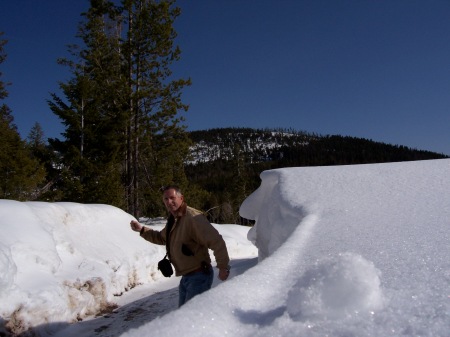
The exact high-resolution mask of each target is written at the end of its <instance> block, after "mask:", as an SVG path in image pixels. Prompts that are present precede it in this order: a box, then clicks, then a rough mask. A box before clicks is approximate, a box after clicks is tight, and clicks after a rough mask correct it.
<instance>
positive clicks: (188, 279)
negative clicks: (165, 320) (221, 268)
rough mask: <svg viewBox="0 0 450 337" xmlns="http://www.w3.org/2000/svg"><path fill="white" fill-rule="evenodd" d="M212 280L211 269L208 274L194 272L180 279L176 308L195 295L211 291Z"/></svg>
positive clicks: (212, 272) (212, 273)
mask: <svg viewBox="0 0 450 337" xmlns="http://www.w3.org/2000/svg"><path fill="white" fill-rule="evenodd" d="M213 279H214V271H213V268H210V273H209V274H205V273H203V272H201V271H200V272H196V273H192V274H189V275H184V276H183V277H181V281H180V285H179V287H178V289H179V299H178V307H181V306H182V305H183V304H185V303H186V302H187V301H189V300H190V299H191V298H192V297H194V296H195V295H198V294H201V293H203V292H205V291H207V290H209V289H211V286H212V283H213Z"/></svg>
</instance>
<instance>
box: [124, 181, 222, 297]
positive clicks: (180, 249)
mask: <svg viewBox="0 0 450 337" xmlns="http://www.w3.org/2000/svg"><path fill="white" fill-rule="evenodd" d="M163 201H164V205H165V206H166V209H167V210H168V211H169V213H170V214H169V218H168V220H167V224H166V227H164V228H163V229H162V230H161V231H155V230H152V229H150V228H147V227H144V226H142V225H141V224H140V223H139V222H137V221H136V220H132V221H131V223H130V225H131V229H133V230H134V231H136V232H140V235H141V237H142V238H144V239H145V240H148V241H150V242H152V243H155V244H159V245H165V244H166V239H167V237H168V233H167V227H168V224H169V223H171V224H172V226H171V229H170V233H169V259H170V262H171V263H172V264H173V266H174V267H175V273H176V275H177V276H182V277H181V281H180V285H179V303H178V305H179V306H182V305H183V304H184V303H186V302H187V301H188V300H190V299H191V298H192V297H194V296H195V295H198V294H201V293H202V292H204V291H206V290H209V289H210V288H211V285H212V282H213V278H214V271H213V268H212V267H211V258H210V256H209V252H208V249H211V250H212V251H213V252H214V256H215V258H216V262H217V268H218V269H219V279H220V280H222V281H225V280H226V279H227V278H228V275H229V273H230V267H229V265H228V263H229V262H230V259H229V257H228V251H227V247H226V244H225V241H224V240H223V238H222V236H221V235H220V234H219V232H218V231H217V230H216V229H215V228H214V227H213V226H212V225H211V224H210V222H209V221H208V219H206V217H205V216H204V215H203V214H202V213H201V212H200V211H198V210H196V209H194V208H192V207H189V206H187V204H186V203H185V201H184V196H183V194H182V193H181V190H180V188H178V187H177V186H167V187H164V188H163Z"/></svg>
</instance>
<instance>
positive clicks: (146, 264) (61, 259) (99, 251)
mask: <svg viewBox="0 0 450 337" xmlns="http://www.w3.org/2000/svg"><path fill="white" fill-rule="evenodd" d="M131 219H132V217H131V216H130V215H129V214H127V213H125V212H123V211H121V210H120V209H118V208H115V207H112V206H107V205H81V204H76V203H41V202H24V203H22V202H17V201H11V200H1V201H0V237H1V242H0V268H1V270H2V273H1V274H0V285H1V287H0V303H1V306H0V315H1V317H2V318H4V319H5V320H6V321H9V323H8V327H9V328H10V329H11V330H13V331H23V330H26V329H27V328H28V327H30V326H36V325H38V324H42V323H45V322H73V321H76V320H79V319H82V318H84V317H86V316H88V315H92V314H95V313H97V312H99V311H101V310H103V309H105V308H107V307H108V306H109V305H113V298H114V296H115V295H120V294H121V293H122V292H124V291H126V290H127V289H130V288H131V287H134V286H135V285H136V284H138V283H144V282H147V281H148V279H149V277H150V278H151V277H154V278H155V279H156V278H159V272H158V271H157V270H155V261H157V260H158V259H160V258H161V257H162V256H163V255H164V253H163V251H164V248H160V247H159V246H155V245H149V244H146V243H145V242H144V240H142V242H141V241H140V240H136V235H138V234H136V233H134V232H132V231H131V230H130V228H129V225H128V224H129V222H130V220H131Z"/></svg>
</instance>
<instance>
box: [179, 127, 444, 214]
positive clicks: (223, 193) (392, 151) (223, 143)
mask: <svg viewBox="0 0 450 337" xmlns="http://www.w3.org/2000/svg"><path fill="white" fill-rule="evenodd" d="M189 136H190V138H191V139H192V141H193V144H194V145H193V146H192V147H191V154H192V158H191V161H190V162H189V164H187V165H186V168H185V170H186V176H187V177H188V179H189V180H190V183H191V184H195V185H198V186H199V187H200V188H201V189H202V190H206V191H207V192H208V198H207V199H206V200H204V204H203V205H199V207H201V208H202V209H204V210H208V215H209V217H210V219H211V221H213V222H217V223H236V222H240V221H241V220H242V219H240V217H239V214H238V211H239V206H240V204H241V203H242V201H243V200H244V199H245V198H246V197H247V196H248V195H250V194H251V193H252V192H253V191H254V190H255V189H256V188H258V186H259V185H260V178H259V176H260V173H261V172H262V171H264V170H270V169H276V168H282V167H301V166H327V165H350V164H368V163H384V162H399V161H415V160H427V159H440V158H448V156H445V155H443V154H438V153H434V152H430V151H422V150H417V149H411V148H408V147H405V146H399V145H390V144H385V143H381V142H375V141H372V140H367V139H362V138H355V137H345V136H338V135H333V136H330V135H327V136H320V135H317V134H309V133H306V132H299V131H295V130H290V129H289V130H284V129H250V128H222V129H210V130H202V131H192V132H190V133H189Z"/></svg>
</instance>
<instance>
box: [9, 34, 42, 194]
mask: <svg viewBox="0 0 450 337" xmlns="http://www.w3.org/2000/svg"><path fill="white" fill-rule="evenodd" d="M1 36H2V33H0V37H1ZM6 42H7V41H6V40H3V39H0V64H1V63H3V62H4V60H5V59H6V53H5V52H4V46H5V44H6ZM1 75H2V74H1V73H0V76H1ZM6 97H8V91H7V90H6V85H5V83H4V82H3V81H1V80H0V101H2V100H4V99H5V98H6ZM0 139H1V140H2V141H1V142H0V182H1V183H0V198H3V199H16V200H33V199H34V198H35V196H36V192H37V189H38V185H39V184H40V183H41V182H42V181H43V179H44V175H45V171H44V169H43V166H42V165H40V164H39V162H38V161H37V160H35V159H33V158H32V156H31V153H30V150H29V148H28V147H27V146H26V143H25V142H24V141H22V139H21V138H20V135H19V132H18V131H17V126H16V125H15V124H14V118H13V116H12V115H11V109H10V108H9V107H8V106H7V105H6V104H4V103H3V104H1V105H0Z"/></svg>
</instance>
